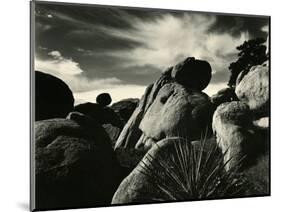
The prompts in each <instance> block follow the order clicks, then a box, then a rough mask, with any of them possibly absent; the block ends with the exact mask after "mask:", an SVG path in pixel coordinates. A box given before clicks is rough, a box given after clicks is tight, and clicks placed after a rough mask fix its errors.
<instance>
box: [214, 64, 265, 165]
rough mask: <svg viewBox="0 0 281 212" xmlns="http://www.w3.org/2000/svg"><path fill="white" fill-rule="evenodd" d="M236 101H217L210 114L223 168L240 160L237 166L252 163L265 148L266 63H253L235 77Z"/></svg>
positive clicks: (253, 163)
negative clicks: (237, 78) (218, 102)
mask: <svg viewBox="0 0 281 212" xmlns="http://www.w3.org/2000/svg"><path fill="white" fill-rule="evenodd" d="M235 93H236V95H237V97H238V100H239V101H233V102H229V103H224V104H221V105H220V106H219V107H218V108H217V110H216V111H215V113H214V116H213V132H214V133H215V134H216V137H217V143H218V144H219V145H220V147H221V149H222V151H223V152H226V154H225V160H224V161H225V162H227V161H228V160H230V162H229V163H228V164H227V166H226V168H227V169H229V168H230V167H231V166H234V165H237V163H238V162H239V161H241V164H240V165H241V166H242V167H241V169H245V168H248V167H250V166H253V165H255V163H256V162H257V161H258V160H259V159H260V157H264V155H265V154H268V151H269V142H270V141H269V69H268V62H265V63H264V64H263V65H258V66H254V67H252V68H251V69H250V71H249V72H248V73H246V74H242V75H241V76H240V77H239V80H237V85H236V88H235Z"/></svg>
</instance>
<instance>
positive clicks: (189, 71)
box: [171, 57, 212, 91]
mask: <svg viewBox="0 0 281 212" xmlns="http://www.w3.org/2000/svg"><path fill="white" fill-rule="evenodd" d="M171 75H172V77H173V78H174V79H175V80H176V81H177V82H178V83H180V84H182V85H184V86H186V87H188V88H192V89H195V90H199V91H201V90H203V89H204V88H206V87H207V85H208V84H209V82H210V80H211V77H212V68H211V66H210V64H209V63H208V62H207V61H204V60H197V59H195V58H194V57H188V58H186V59H185V60H184V61H182V62H180V63H178V64H177V65H175V66H174V67H173V70H172V73H171Z"/></svg>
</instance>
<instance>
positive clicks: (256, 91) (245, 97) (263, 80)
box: [235, 63, 269, 116]
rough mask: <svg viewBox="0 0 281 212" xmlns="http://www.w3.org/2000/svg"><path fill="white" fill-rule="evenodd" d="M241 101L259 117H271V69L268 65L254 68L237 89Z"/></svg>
mask: <svg viewBox="0 0 281 212" xmlns="http://www.w3.org/2000/svg"><path fill="white" fill-rule="evenodd" d="M235 93H236V95H237V97H238V98H239V100H241V101H243V102H245V103H246V104H247V105H249V107H250V109H251V110H253V111H254V112H255V114H256V115H257V116H268V115H269V69H268V65H267V63H264V64H263V65H258V66H254V67H252V68H251V70H250V71H249V73H248V74H246V75H245V76H244V77H243V79H242V80H241V81H240V83H239V84H238V85H237V86H236V88H235Z"/></svg>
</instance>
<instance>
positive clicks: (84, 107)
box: [73, 102, 123, 128]
mask: <svg viewBox="0 0 281 212" xmlns="http://www.w3.org/2000/svg"><path fill="white" fill-rule="evenodd" d="M73 111H76V112H79V113H83V114H84V115H87V116H89V117H91V118H92V119H93V120H95V121H96V122H97V123H99V124H101V125H103V124H111V125H113V126H116V127H118V128H122V127H123V123H122V121H121V120H120V117H119V116H118V114H116V113H115V112H114V110H112V109H111V108H110V107H104V106H103V105H101V104H97V103H91V102H87V103H83V104H79V105H76V106H75V107H74V109H73Z"/></svg>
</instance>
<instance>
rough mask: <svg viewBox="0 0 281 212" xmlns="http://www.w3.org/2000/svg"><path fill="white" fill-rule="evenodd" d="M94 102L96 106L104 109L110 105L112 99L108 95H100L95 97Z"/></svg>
mask: <svg viewBox="0 0 281 212" xmlns="http://www.w3.org/2000/svg"><path fill="white" fill-rule="evenodd" d="M96 101H97V103H98V104H100V105H101V106H103V107H105V106H107V105H110V103H111V101H112V99H111V96H110V95H109V93H101V94H99V95H98V96H97V98H96Z"/></svg>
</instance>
